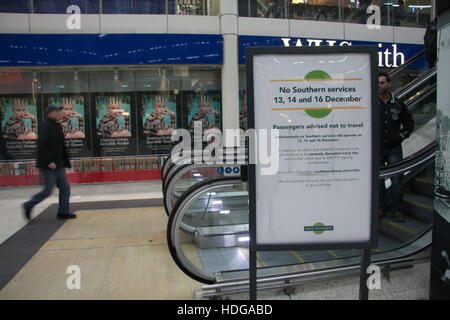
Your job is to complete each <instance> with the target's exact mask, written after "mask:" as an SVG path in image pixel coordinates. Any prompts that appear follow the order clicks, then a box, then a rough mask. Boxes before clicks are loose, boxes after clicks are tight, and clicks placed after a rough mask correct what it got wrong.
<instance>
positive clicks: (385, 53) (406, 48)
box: [239, 36, 428, 70]
mask: <svg viewBox="0 0 450 320" xmlns="http://www.w3.org/2000/svg"><path fill="white" fill-rule="evenodd" d="M361 45H366V46H367V45H376V46H378V67H379V68H397V67H399V66H401V65H402V64H403V63H404V62H405V61H407V60H408V59H410V58H412V57H413V56H415V55H416V54H417V53H419V52H420V51H422V50H423V48H424V46H423V45H420V44H406V43H390V42H371V41H353V40H336V39H317V38H289V37H260V36H240V37H239V63H240V64H245V48H246V47H271V46H284V47H314V46H329V47H335V46H336V47H337V46H340V47H342V46H361ZM427 67H428V66H427V63H426V60H425V57H424V58H423V59H419V60H418V61H417V62H415V63H413V64H411V66H409V67H408V69H416V70H417V69H426V68H427Z"/></svg>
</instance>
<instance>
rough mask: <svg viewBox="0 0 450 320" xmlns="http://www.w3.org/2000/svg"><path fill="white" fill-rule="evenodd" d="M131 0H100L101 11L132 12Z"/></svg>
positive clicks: (114, 12) (112, 12)
mask: <svg viewBox="0 0 450 320" xmlns="http://www.w3.org/2000/svg"><path fill="white" fill-rule="evenodd" d="M132 3H133V1H132V0H102V13H106V14H108V13H109V14H132V13H133V9H132V8H133V7H132Z"/></svg>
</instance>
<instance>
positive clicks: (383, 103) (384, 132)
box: [378, 73, 414, 222]
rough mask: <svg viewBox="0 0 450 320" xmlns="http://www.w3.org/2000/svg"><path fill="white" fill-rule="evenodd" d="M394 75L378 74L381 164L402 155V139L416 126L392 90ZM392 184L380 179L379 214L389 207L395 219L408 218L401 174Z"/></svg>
mask: <svg viewBox="0 0 450 320" xmlns="http://www.w3.org/2000/svg"><path fill="white" fill-rule="evenodd" d="M390 89H391V79H390V78H389V76H388V75H387V74H385V73H380V74H379V75H378V93H379V98H380V121H381V123H380V148H381V150H380V165H381V166H385V165H390V164H393V163H396V162H399V161H400V160H402V158H403V153H402V141H403V140H405V139H406V138H408V137H409V136H410V134H411V133H412V131H413V129H414V120H413V118H412V115H411V113H410V112H409V111H408V109H407V108H406V106H405V104H404V103H403V102H401V101H400V100H398V99H397V98H395V97H394V96H393V95H392V93H391V91H390ZM391 182H392V184H391V187H390V190H389V192H387V190H386V187H385V184H384V179H380V207H379V212H378V215H379V217H380V218H382V217H384V215H385V213H386V211H387V210H388V209H390V210H391V211H392V212H393V218H394V219H395V220H396V221H399V222H403V221H405V216H404V214H403V212H402V211H403V194H402V175H396V176H393V177H391Z"/></svg>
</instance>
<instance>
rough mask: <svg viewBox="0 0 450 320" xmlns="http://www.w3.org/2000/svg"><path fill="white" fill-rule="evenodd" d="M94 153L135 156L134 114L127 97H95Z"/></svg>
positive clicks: (129, 99) (129, 98)
mask: <svg viewBox="0 0 450 320" xmlns="http://www.w3.org/2000/svg"><path fill="white" fill-rule="evenodd" d="M92 101H93V102H94V107H95V132H96V134H95V137H96V139H95V141H96V148H95V150H94V151H95V153H96V154H97V155H99V156H123V155H136V138H135V137H136V134H135V130H134V125H135V124H134V120H133V119H134V117H133V115H134V113H133V111H132V110H133V107H132V101H131V97H130V96H129V95H95V96H94V98H93V100H92Z"/></svg>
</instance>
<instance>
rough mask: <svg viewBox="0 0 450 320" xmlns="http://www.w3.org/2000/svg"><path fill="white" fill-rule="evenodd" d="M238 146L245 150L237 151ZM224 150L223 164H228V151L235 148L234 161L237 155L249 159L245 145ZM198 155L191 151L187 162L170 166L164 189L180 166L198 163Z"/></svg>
mask: <svg viewBox="0 0 450 320" xmlns="http://www.w3.org/2000/svg"><path fill="white" fill-rule="evenodd" d="M236 148H239V149H240V150H243V152H237V151H236V150H235V149H236ZM223 150H224V157H225V158H224V162H225V163H224V164H223V165H224V166H226V165H227V164H226V162H227V161H229V160H228V158H227V157H228V156H229V155H228V154H227V152H229V150H234V154H233V159H234V161H236V159H237V156H244V157H245V159H248V148H245V147H233V148H229V147H228V148H227V147H223ZM203 151H204V150H203V149H202V154H203ZM196 157H197V155H196V154H195V152H193V153H191V157H190V158H189V160H188V159H185V161H186V162H184V161H182V162H181V163H178V164H177V163H175V164H173V165H172V166H171V167H170V169H169V170H167V173H166V175H165V177H164V180H163V191H164V190H165V189H166V188H165V185H166V184H167V183H168V182H169V181H170V179H171V177H172V176H173V175H174V174H175V172H176V170H178V169H179V167H180V166H184V165H190V164H195V163H196V162H195V159H196ZM171 161H172V160H171Z"/></svg>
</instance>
